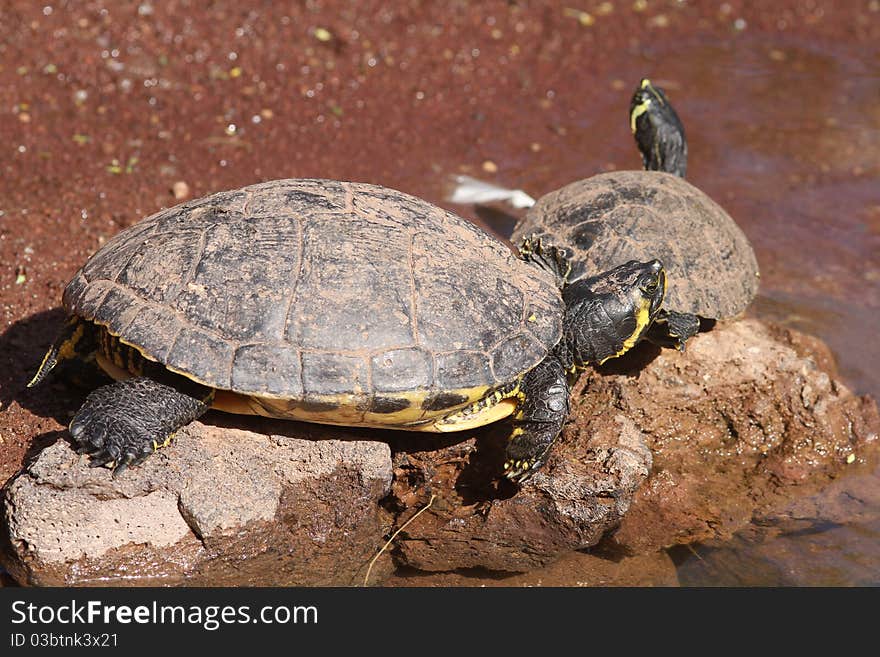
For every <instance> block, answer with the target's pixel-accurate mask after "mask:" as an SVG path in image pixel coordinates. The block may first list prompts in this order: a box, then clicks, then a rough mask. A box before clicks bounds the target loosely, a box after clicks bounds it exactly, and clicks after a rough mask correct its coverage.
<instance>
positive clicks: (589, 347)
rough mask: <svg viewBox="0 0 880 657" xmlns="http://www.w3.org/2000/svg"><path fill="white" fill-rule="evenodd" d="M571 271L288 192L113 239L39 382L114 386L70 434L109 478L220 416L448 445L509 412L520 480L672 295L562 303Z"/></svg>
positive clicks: (411, 209)
mask: <svg viewBox="0 0 880 657" xmlns="http://www.w3.org/2000/svg"><path fill="white" fill-rule="evenodd" d="M530 263H536V264H538V265H539V266H538V267H535V266H532V264H530ZM542 269H549V270H550V272H551V273H552V274H553V275H552V276H551V275H548V274H547V273H546V272H545V271H542ZM567 270H568V265H567V262H566V261H565V260H564V258H563V257H562V256H561V254H560V253H559V252H558V250H555V249H552V248H546V249H545V248H542V247H541V245H535V248H533V249H531V250H530V251H529V253H528V254H525V255H524V256H523V257H522V258H520V257H517V256H516V255H515V254H514V253H513V252H511V250H510V249H509V248H508V247H507V246H505V245H504V244H503V243H502V242H500V241H499V240H497V239H495V238H494V237H492V236H490V235H489V234H487V233H485V232H484V231H482V230H480V229H479V228H477V227H476V226H474V225H473V224H471V223H470V222H468V221H466V220H465V219H462V218H460V217H458V216H456V215H454V214H452V213H450V212H447V211H445V210H443V209H441V208H438V207H436V206H434V205H431V204H429V203H427V202H425V201H423V200H421V199H418V198H415V197H412V196H409V195H407V194H404V193H402V192H398V191H395V190H392V189H387V188H383V187H379V186H375V185H368V184H362V183H345V182H338V181H330V180H277V181H273V182H268V183H263V184H259V185H254V186H250V187H245V188H243V189H239V190H234V191H227V192H221V193H218V194H214V195H212V196H207V197H205V198H203V199H199V200H195V201H192V202H189V203H185V204H181V205H178V206H176V207H173V208H170V209H167V210H164V211H162V212H159V213H157V214H154V215H152V216H151V217H148V218H146V219H144V220H142V221H140V222H139V223H137V224H135V225H133V226H131V227H130V228H128V229H126V230H124V231H122V232H121V233H119V234H118V235H116V236H115V237H114V238H113V239H111V240H110V241H108V242H107V243H106V244H105V245H104V246H103V247H102V248H101V249H100V250H99V251H98V252H97V253H95V254H94V255H93V256H92V257H91V258H90V259H89V260H88V262H87V263H86V264H85V265H84V266H83V267H82V268H81V269H80V270H79V271H78V272H77V273H76V274H75V276H74V277H73V279H72V280H71V281H70V283H69V284H68V285H67V287H66V288H65V290H64V295H63V304H64V307H65V308H66V309H67V311H68V313H69V314H70V317H69V320H68V321H67V323H66V325H65V327H64V329H63V330H62V332H61V334H60V335H59V337H58V339H57V340H56V341H55V343H54V344H53V345H52V346H51V348H50V349H49V351H48V353H47V354H46V356H45V358H44V359H43V362H42V364H41V365H40V368H39V370H38V372H37V374H36V375H35V376H34V378H33V380H32V381H31V383H30V384H29V385H36V384H37V383H39V382H40V381H42V380H43V379H45V377H46V376H47V374H48V373H49V372H50V371H51V370H52V369H53V368H54V367H55V366H56V365H57V364H58V363H59V362H62V361H70V362H76V361H77V360H81V359H84V360H89V359H94V360H95V361H96V362H97V363H98V364H99V365H100V367H101V368H102V369H103V370H104V371H105V372H106V373H108V374H109V375H110V376H111V377H113V378H114V379H116V381H115V382H113V383H110V384H108V385H104V386H102V387H100V388H98V389H96V390H94V391H92V392H91V393H90V394H89V395H88V397H87V399H86V401H85V403H84V404H83V405H82V407H81V408H80V409H79V411H78V412H77V413H76V415H75V416H74V418H73V420H72V421H71V423H70V434H71V436H72V437H73V439H74V441H75V442H76V443H77V445H78V446H79V448H80V451H82V452H85V453H89V454H91V455H92V465H96V466H100V465H110V466H112V467H113V468H114V471H115V473H119V472H120V471H122V470H124V469H125V468H126V467H128V466H130V465H134V464H137V463H140V462H141V461H143V460H144V459H145V458H146V457H147V456H149V455H150V454H151V453H152V452H153V451H155V450H156V449H158V448H159V447H162V446H164V445H166V444H168V442H169V440H170V439H171V436H172V435H173V434H174V432H175V431H176V430H178V429H179V428H180V427H182V426H184V425H186V424H187V423H189V422H191V421H192V420H194V419H196V418H198V417H199V416H201V415H202V414H203V413H205V412H206V411H207V410H208V409H209V408H210V407H213V408H217V409H220V410H223V411H228V412H235V413H246V414H257V415H264V416H270V417H276V418H287V419H293V420H304V421H308V422H318V423H325V424H336V425H347V426H366V427H379V428H387V429H403V430H411V431H435V432H447V431H461V430H465V429H471V428H474V427H478V426H481V425H485V424H488V423H490V422H494V421H496V420H500V419H502V418H504V417H507V416H511V415H512V416H513V418H512V424H513V428H512V431H511V434H510V440H509V443H508V445H507V451H506V462H505V465H504V468H505V474H506V475H507V477H509V478H510V479H512V480H514V481H521V480H522V479H524V478H525V477H527V476H529V475H530V474H531V473H532V472H533V471H534V470H535V469H536V468H538V467H539V466H540V465H541V464H542V463H543V462H544V461H545V460H546V458H547V451H548V449H549V448H550V446H551V445H552V444H553V442H554V441H555V440H556V438H557V436H558V435H559V433H560V431H561V429H562V426H563V423H564V422H565V419H566V416H567V414H568V410H569V389H570V383H571V378H572V377H574V376H575V375H576V373H577V372H578V371H579V370H580V369H581V368H583V367H585V366H586V365H587V364H588V363H598V362H602V361H604V360H606V359H608V358H611V357H613V356H616V355H619V354H621V353H623V352H625V351H626V350H627V349H629V348H630V347H632V346H633V344H635V342H636V341H638V340H639V339H640V338H641V337H642V336H643V335H644V333H645V331H646V330H647V329H648V327H649V325H650V324H651V322H652V321H653V319H654V318H655V317H656V316H657V314H658V312H659V310H660V305H661V302H662V300H663V296H664V293H665V288H666V278H665V273H664V270H663V267H662V265H661V263H660V262H659V261H658V260H656V259H650V260H648V261H647V262H635V261H633V262H628V263H626V264H623V265H620V266H617V267H615V268H612V269H610V270H609V271H607V272H605V273H603V274H601V275H598V276H595V277H591V278H583V279H582V280H579V281H578V282H577V283H575V284H571V285H567V286H566V287H565V289H564V290H562V289H560V287H559V286H557V285H556V280H557V279H563V278H564V276H565V272H566V271H567ZM554 277H555V278H554Z"/></svg>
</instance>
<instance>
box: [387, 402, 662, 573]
mask: <svg viewBox="0 0 880 657" xmlns="http://www.w3.org/2000/svg"><path fill="white" fill-rule="evenodd" d="M499 428H500V429H501V433H502V435H501V436H496V438H500V439H501V440H495V441H492V442H493V443H494V444H495V446H496V449H495V450H493V449H492V448H491V447H490V446H489V445H479V447H478V446H477V442H480V441H479V440H475V439H470V440H468V441H465V442H464V443H458V444H455V445H452V446H450V447H447V448H444V449H440V450H435V451H428V452H412V453H403V452H400V453H398V454H397V455H396V456H395V460H394V465H395V482H394V485H393V487H392V498H393V500H394V502H395V503H396V504H397V505H398V507H399V508H401V509H409V508H412V507H413V506H423V505H424V504H426V503H427V502H428V501H429V499H430V496H431V495H434V496H435V497H434V501H433V503H432V504H431V506H430V508H429V509H428V510H427V512H426V513H424V514H423V515H422V516H421V517H419V518H418V519H417V520H416V521H415V522H414V523H413V524H412V525H410V526H408V527H407V528H406V529H405V531H404V532H403V533H401V535H400V537H399V539H398V540H397V549H396V551H395V556H396V558H397V562H398V563H401V564H405V565H407V566H410V567H413V568H418V569H421V570H453V569H456V568H475V567H481V568H487V569H490V570H503V571H526V570H531V569H533V568H537V567H540V566H543V565H545V564H547V563H549V562H551V561H553V560H554V559H556V558H557V557H559V556H560V555H562V554H564V553H566V552H570V551H572V550H578V549H582V548H586V547H590V546H591V545H595V544H596V543H597V542H598V541H599V539H600V538H602V535H603V534H604V533H605V532H606V531H608V530H609V529H611V528H613V527H616V526H617V524H618V523H619V522H620V520H621V518H622V517H623V516H624V514H625V513H626V511H627V509H628V508H629V503H630V500H631V499H632V496H633V493H634V492H635V490H636V489H637V488H638V486H639V485H640V484H641V483H642V481H643V480H644V479H645V477H647V476H648V473H649V472H650V470H651V453H650V451H649V450H648V449H647V447H646V445H645V438H644V436H643V435H642V433H641V432H640V431H639V430H638V429H637V428H636V426H635V425H634V424H633V422H632V421H631V420H629V419H628V418H627V417H625V416H624V415H622V414H619V413H614V414H610V413H609V414H605V415H603V416H601V417H598V418H596V419H595V420H594V421H593V422H591V425H590V430H589V431H583V432H570V431H569V432H566V434H565V435H564V436H563V437H562V438H561V439H560V441H559V444H557V446H556V448H555V449H554V450H553V452H552V453H551V456H550V458H549V460H548V462H547V464H546V465H545V466H544V467H543V468H542V469H541V470H539V471H538V472H537V473H536V474H535V475H533V476H532V477H531V478H530V479H528V480H527V481H526V482H525V483H524V484H523V485H522V487H521V488H520V489H519V491H517V489H516V487H515V486H514V485H513V484H511V483H510V482H507V481H502V482H498V481H497V479H495V478H493V473H495V474H497V472H498V471H499V468H500V462H501V454H500V452H501V447H502V445H503V441H504V436H503V432H504V428H503V425H501V427H499ZM506 430H507V431H509V427H507V429H506ZM496 433H497V432H496ZM407 514H408V515H412V514H411V512H409V511H407Z"/></svg>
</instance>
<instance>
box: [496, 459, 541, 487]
mask: <svg viewBox="0 0 880 657" xmlns="http://www.w3.org/2000/svg"><path fill="white" fill-rule="evenodd" d="M541 465H542V462H541V461H512V460H511V461H505V463H504V476H505V477H507V478H508V479H510V481H512V482H514V483H517V484H521V483H523V482H524V481H525V480H526V479H528V478H529V477H531V476H532V475H533V474H535V471H536V470H537V469H538V468H540V467H541Z"/></svg>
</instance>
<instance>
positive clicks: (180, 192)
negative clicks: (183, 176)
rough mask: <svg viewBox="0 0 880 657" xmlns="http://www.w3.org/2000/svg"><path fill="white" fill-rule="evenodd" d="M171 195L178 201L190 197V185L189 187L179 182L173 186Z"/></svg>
mask: <svg viewBox="0 0 880 657" xmlns="http://www.w3.org/2000/svg"><path fill="white" fill-rule="evenodd" d="M171 193H172V194H174V198H176V199H177V200H178V201H182V200H183V199H185V198H186V197H188V196H189V185H187V184H186V183H185V182H184V181H182V180H178V181H177V182H176V183H174V184H173V185H171Z"/></svg>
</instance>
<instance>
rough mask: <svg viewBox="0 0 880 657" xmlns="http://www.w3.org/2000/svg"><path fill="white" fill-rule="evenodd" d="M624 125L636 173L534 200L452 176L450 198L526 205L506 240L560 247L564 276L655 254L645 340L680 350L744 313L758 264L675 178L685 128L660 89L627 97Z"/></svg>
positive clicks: (735, 230)
mask: <svg viewBox="0 0 880 657" xmlns="http://www.w3.org/2000/svg"><path fill="white" fill-rule="evenodd" d="M630 128H631V130H632V133H633V136H634V137H635V141H636V144H637V146H638V148H639V151H640V153H641V156H642V162H643V165H644V167H645V169H644V170H638V171H612V172H608V173H601V174H598V175H595V176H592V177H590V178H587V179H585V180H580V181H576V182H573V183H570V184H568V185H566V186H564V187H562V188H561V189H558V190H556V191H553V192H550V193H548V194H546V195H545V196H542V197H541V198H540V199H538V200H535V199H533V198H532V197H530V196H528V195H527V194H525V192H523V191H522V190H505V189H504V188H501V187H497V186H495V185H491V184H488V183H482V182H480V181H474V180H473V179H469V178H463V177H459V178H458V186H457V188H456V189H455V193H454V194H453V195H452V196H451V197H450V199H449V200H451V201H453V202H485V201H498V200H509V201H510V202H511V203H512V204H514V206H515V207H516V206H518V207H521V208H522V207H527V208H529V209H528V211H527V213H526V215H525V217H523V218H522V219H521V220H520V221H519V222H517V224H516V226H515V227H514V230H513V235H512V238H511V240H512V241H513V242H521V249H528V248H529V245H530V244H531V243H535V242H538V241H540V242H542V243H544V244H545V245H555V246H556V247H557V248H560V249H562V250H563V252H564V254H565V256H566V257H567V258H568V259H569V260H570V262H571V266H572V270H571V271H570V272H569V274H568V276H569V280H577V278H578V277H580V276H583V275H586V274H588V273H590V272H600V271H604V270H606V269H607V268H608V267H609V266H611V264H612V263H618V262H623V261H626V260H630V259H636V260H639V259H641V258H644V257H645V254H648V253H650V254H651V257H657V258H659V259H660V260H661V261H662V262H663V264H664V267H665V268H666V273H667V276H668V278H669V290H668V291H667V295H666V299H665V301H664V308H663V310H662V311H661V313H660V315H659V316H658V318H657V321H656V322H655V323H654V324H653V326H652V330H651V333H650V334H649V335H648V336H647V337H648V338H652V339H654V341H655V342H659V343H660V344H668V345H669V346H675V347H677V348H679V349H683V348H684V345H685V342H686V340H687V339H688V338H689V337H691V336H692V335H695V334H696V333H697V332H698V331H699V330H700V329H701V327H703V328H710V327H711V326H712V324H713V323H714V322H715V321H717V320H719V319H729V318H732V317H735V316H737V315H738V314H740V313H741V312H742V311H743V310H745V308H746V307H747V306H748V305H749V303H751V301H752V299H753V298H754V296H755V294H756V293H757V289H758V281H759V269H758V263H757V259H756V257H755V252H754V250H753V248H752V246H751V244H750V243H749V240H748V238H747V237H746V235H745V234H744V233H743V231H742V229H741V228H740V227H739V226H738V225H737V224H736V222H735V221H734V220H733V219H732V218H731V217H730V215H729V214H727V213H726V212H725V211H724V210H723V209H722V208H721V206H719V205H718V204H717V203H716V202H715V201H713V200H712V199H711V198H709V196H708V195H706V194H705V193H704V192H702V191H700V190H699V189H698V188H697V187H695V186H694V185H692V184H690V183H688V182H687V181H686V180H684V176H685V174H686V171H687V155H688V153H687V139H686V137H685V132H684V126H683V125H682V122H681V119H680V118H679V116H678V114H677V113H676V111H675V109H674V108H673V106H672V104H671V103H670V102H669V99H668V98H667V96H666V94H665V92H664V91H663V89H662V88H660V87H657V86H655V85H654V84H652V83H651V81H650V79H648V78H643V79H642V80H641V81H640V82H639V84H638V85H637V87H636V90H635V92H634V93H633V95H632V100H631V103H630ZM701 320H702V321H701ZM670 339H671V342H669V340H670Z"/></svg>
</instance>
